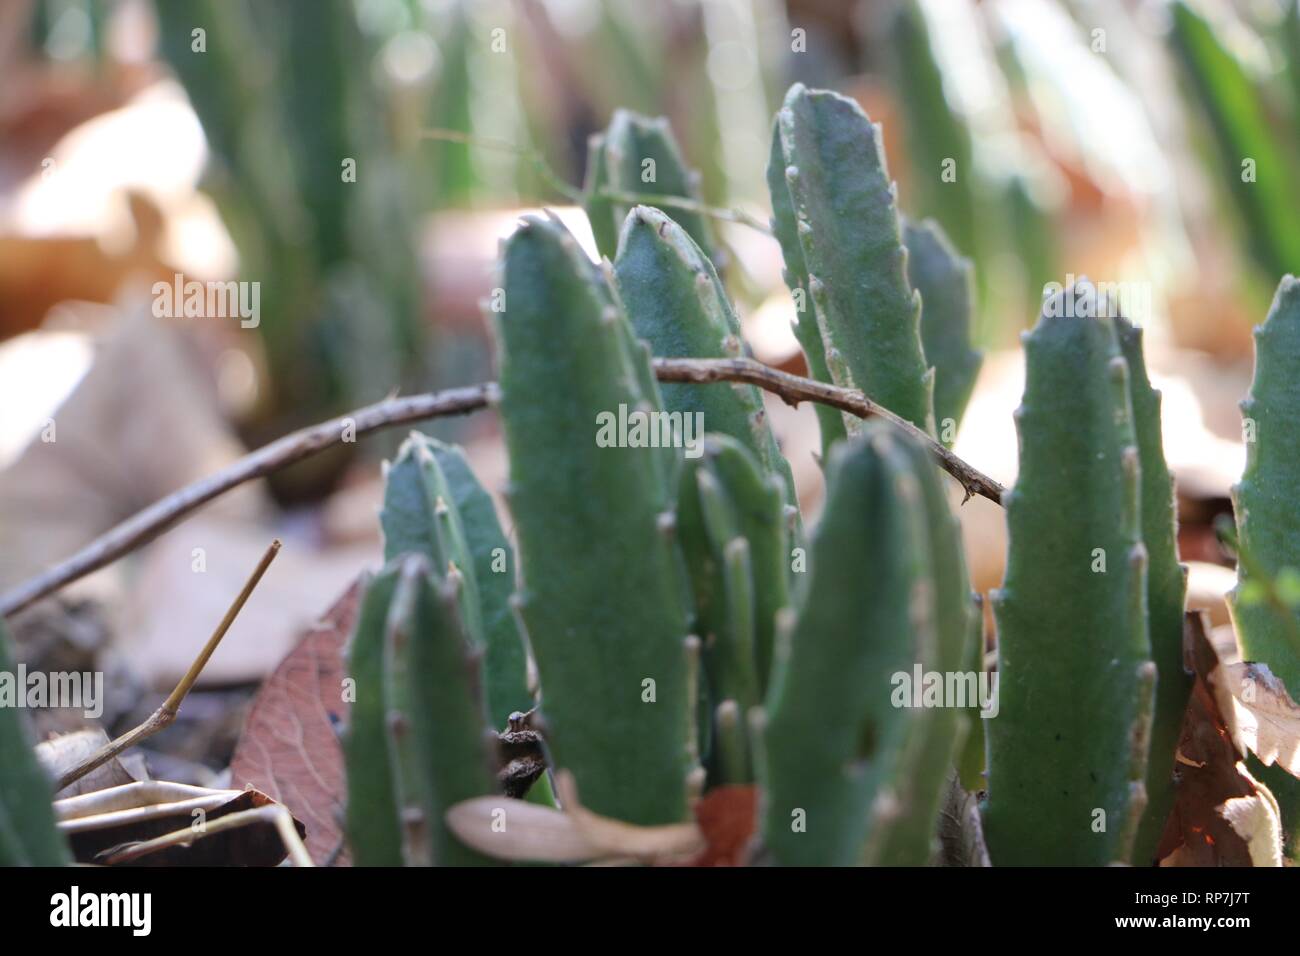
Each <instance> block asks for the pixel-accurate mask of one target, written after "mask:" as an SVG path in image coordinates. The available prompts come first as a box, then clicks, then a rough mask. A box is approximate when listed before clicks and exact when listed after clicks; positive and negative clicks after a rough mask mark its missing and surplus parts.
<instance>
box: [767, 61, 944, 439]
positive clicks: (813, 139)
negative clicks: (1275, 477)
mask: <svg viewBox="0 0 1300 956" xmlns="http://www.w3.org/2000/svg"><path fill="white" fill-rule="evenodd" d="M777 131H778V136H779V140H780V145H781V156H782V159H783V161H784V164H785V165H784V172H785V183H786V188H787V189H788V191H789V200H790V205H791V207H792V208H793V211H794V217H795V222H796V227H795V231H796V232H797V234H798V238H799V244H800V248H801V250H802V252H803V260H804V265H805V267H806V269H807V275H808V295H809V296H810V298H811V300H812V306H813V309H814V311H815V314H816V317H817V322H818V329H819V331H820V333H821V338H822V346H823V349H824V352H825V359H826V366H827V369H828V370H829V372H830V376H831V379H832V380H833V382H834V384H836V385H840V386H844V387H848V388H857V389H860V390H861V391H863V392H865V393H866V394H867V396H868V397H870V398H871V399H873V400H874V401H877V402H879V403H880V404H882V405H884V406H885V407H886V408H888V409H889V410H890V411H892V412H894V413H895V414H897V415H899V416H901V417H903V418H905V419H907V420H908V421H910V422H911V423H912V424H914V425H916V426H917V427H918V428H921V429H923V430H925V431H927V432H929V433H931V434H933V433H934V407H933V395H932V392H933V378H932V376H931V374H930V372H929V370H928V369H927V367H926V363H925V357H924V354H923V352H922V346H921V334H920V314H921V303H920V300H919V298H918V297H917V295H916V294H915V292H914V291H913V290H912V288H911V286H909V285H908V282H907V265H906V258H907V255H906V252H905V250H904V247H903V242H902V236H901V232H900V226H899V218H898V210H897V208H896V207H895V190H894V186H893V183H892V182H891V181H890V179H889V173H888V171H887V169H886V168H885V155H884V151H883V149H882V147H881V142H880V131H879V129H878V127H876V126H875V125H873V124H872V122H871V121H870V120H869V119H868V118H867V116H866V114H865V113H863V112H862V109H861V107H859V106H858V105H857V103H855V102H854V101H853V100H850V99H847V98H845V97H843V96H840V95H839V94H837V93H832V92H830V91H826V90H808V89H806V88H805V87H804V86H803V85H802V84H798V83H796V84H795V85H794V86H792V87H791V88H790V91H789V93H787V94H786V98H785V105H784V106H783V107H782V108H781V111H780V112H779V113H778V114H777ZM775 205H776V203H774V207H775ZM786 269H787V271H789V272H791V273H792V274H793V273H795V269H794V268H793V267H792V265H791V262H790V259H789V257H787V259H786ZM810 367H811V362H810ZM814 374H815V370H814ZM845 427H846V428H847V430H848V431H849V433H852V432H854V431H856V430H857V429H859V428H860V427H861V422H860V420H859V419H856V418H854V417H853V416H847V417H845Z"/></svg>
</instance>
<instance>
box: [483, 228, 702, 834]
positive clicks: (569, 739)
mask: <svg viewBox="0 0 1300 956" xmlns="http://www.w3.org/2000/svg"><path fill="white" fill-rule="evenodd" d="M504 288H505V294H506V302H507V307H506V310H505V311H503V312H501V313H498V314H497V316H496V318H497V340H498V349H499V351H498V357H499V374H500V379H499V380H500V383H501V401H500V412H501V418H502V424H503V428H504V431H505V439H506V446H507V449H508V450H509V454H510V487H509V493H508V500H509V503H510V508H511V511H512V513H513V515H514V519H515V528H516V531H517V533H518V540H519V554H520V561H521V565H522V574H521V583H520V591H519V593H518V594H517V596H516V602H515V603H516V605H517V607H518V609H519V613H520V617H521V619H522V621H523V624H524V629H525V633H526V635H527V639H528V641H529V644H530V646H531V648H532V651H533V654H534V656H535V658H536V661H537V667H538V671H539V676H540V679H541V683H542V686H543V688H544V693H543V697H542V704H541V709H542V717H543V723H544V727H545V733H546V739H547V743H548V745H549V747H550V749H551V753H552V755H553V757H554V765H555V767H556V768H557V769H560V768H564V769H569V770H571V771H572V772H573V773H574V775H575V777H576V779H577V784H578V788H579V792H580V794H581V797H582V800H583V803H584V804H585V805H586V806H588V807H590V808H591V809H592V810H595V811H596V812H597V813H601V814H604V815H606V816H612V817H616V818H618V819H622V820H627V821H629V822H632V823H640V824H646V825H649V824H660V823H671V822H677V821H679V820H681V819H683V818H684V816H685V814H686V776H687V772H688V770H689V759H688V737H689V736H690V735H689V727H690V721H691V716H690V715H691V712H692V708H693V704H694V700H693V698H692V697H691V695H690V689H689V687H688V674H687V658H686V648H685V643H684V642H685V640H686V637H687V629H686V610H685V605H686V597H685V593H684V591H685V588H684V587H683V583H684V582H683V580H682V573H681V565H680V558H679V556H678V554H677V552H676V550H675V545H674V542H673V541H672V529H673V526H674V524H675V518H674V516H673V513H672V511H671V498H672V492H673V488H672V485H671V484H670V483H669V482H670V480H672V478H673V470H674V468H675V466H674V460H675V455H674V454H673V452H672V450H665V449H660V448H647V447H621V444H620V443H614V444H615V445H616V447H609V445H610V443H609V442H604V441H601V440H600V437H599V436H600V432H599V431H598V429H601V428H602V427H603V426H602V424H601V423H602V420H605V419H606V417H614V416H618V415H619V414H620V408H623V409H626V410H628V411H636V412H662V405H661V403H660V399H659V394H658V391H657V389H656V388H655V384H654V380H653V375H652V372H651V370H650V368H649V362H648V357H647V355H646V353H645V351H644V350H643V349H640V348H638V347H637V345H636V343H635V342H634V340H633V338H632V333H631V329H630V328H629V326H628V323H627V319H626V317H625V316H624V314H623V312H622V311H621V309H620V308H619V307H618V305H617V304H616V303H615V301H614V300H613V299H612V297H611V295H610V290H609V289H608V287H607V286H606V285H605V280H604V277H603V276H602V275H601V274H600V272H599V270H597V269H596V267H595V266H594V265H592V263H591V262H590V261H589V260H588V259H587V258H586V256H585V255H584V254H583V253H582V251H581V250H580V249H579V248H578V245H577V243H576V241H575V240H574V239H573V237H572V236H570V235H569V234H568V232H567V231H566V230H565V229H564V228H563V227H562V226H560V225H559V224H558V223H556V222H553V221H547V220H544V219H540V218H536V217H530V218H528V219H526V220H525V221H524V222H523V224H522V225H521V226H520V228H519V229H518V230H517V231H516V232H515V233H514V235H513V236H511V238H510V239H509V240H508V241H507V242H506V244H505V251H504ZM628 437H629V438H630V437H631V436H630V434H629V436H628ZM602 444H604V445H606V447H601V445H602ZM627 444H631V442H630V441H629V442H627Z"/></svg>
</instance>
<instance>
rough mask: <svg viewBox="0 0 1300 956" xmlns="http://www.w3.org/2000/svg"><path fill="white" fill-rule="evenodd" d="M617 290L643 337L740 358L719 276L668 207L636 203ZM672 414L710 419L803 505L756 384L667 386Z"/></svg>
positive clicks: (677, 352) (655, 346)
mask: <svg viewBox="0 0 1300 956" xmlns="http://www.w3.org/2000/svg"><path fill="white" fill-rule="evenodd" d="M614 272H615V275H616V276H617V279H618V291H619V294H620V296H621V297H622V300H623V304H624V306H625V307H626V308H627V314H628V318H629V319H630V320H631V322H632V328H633V330H634V331H635V332H636V334H637V336H638V337H639V338H641V339H643V340H644V341H646V342H647V343H649V345H650V350H651V352H652V353H653V354H655V355H658V356H663V357H666V358H692V357H693V358H735V357H739V356H741V355H743V354H744V351H745V348H744V340H743V339H742V338H741V330H740V320H739V319H737V318H736V313H735V311H734V310H733V309H732V308H731V303H730V302H729V301H728V300H727V294H726V291H725V290H724V289H723V287H722V283H721V282H720V281H719V280H718V273H717V271H716V270H715V269H714V268H713V264H712V263H711V262H710V261H709V259H708V257H707V256H706V255H705V254H704V252H703V251H702V250H701V249H700V247H699V246H698V245H696V243H695V241H694V240H693V239H691V237H690V235H689V234H688V233H687V231H686V230H685V229H684V228H682V227H681V226H679V225H678V224H677V223H676V222H674V221H673V220H672V219H671V218H669V216H668V215H667V214H665V213H664V212H662V211H661V210H658V209H654V208H651V207H649V206H637V207H636V208H634V209H633V210H632V211H631V212H630V213H629V214H628V217H627V220H626V222H624V224H623V231H622V234H621V236H620V238H619V244H618V257H617V259H616V260H615V263H614ZM661 391H662V395H663V402H664V408H665V409H666V410H667V411H669V412H682V413H684V414H693V413H696V412H699V413H700V414H701V415H702V416H703V421H704V427H705V428H706V429H708V431H710V432H721V433H723V434H726V435H730V436H731V437H732V438H734V439H736V440H737V441H739V442H740V443H741V444H743V445H744V446H745V447H747V448H748V449H749V450H750V451H751V452H753V453H754V454H755V455H756V456H757V457H758V460H759V461H760V462H761V463H762V466H763V469H764V471H766V472H768V473H769V474H772V475H775V476H777V477H778V478H779V479H780V481H781V484H782V497H783V499H784V501H785V503H786V504H787V505H789V506H790V507H791V508H795V507H797V499H796V498H795V493H794V476H793V475H791V474H790V465H789V463H788V462H787V461H786V460H785V458H783V457H782V455H781V451H780V449H779V448H778V447H777V443H776V438H775V436H773V434H772V429H771V427H770V426H769V425H768V423H767V414H766V412H765V411H764V410H763V399H762V395H761V394H760V392H759V390H758V389H757V388H756V387H754V386H753V385H742V384H734V385H730V386H723V387H719V386H717V385H685V384H666V385H663V386H661Z"/></svg>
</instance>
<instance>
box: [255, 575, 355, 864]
mask: <svg viewBox="0 0 1300 956" xmlns="http://www.w3.org/2000/svg"><path fill="white" fill-rule="evenodd" d="M363 591H364V587H363V583H362V580H361V579H360V578H358V579H357V580H356V581H354V582H353V583H352V586H351V587H349V588H348V590H347V591H346V592H345V593H344V594H343V596H342V597H341V598H339V599H338V601H337V602H335V604H334V606H333V607H332V608H330V610H329V611H328V612H327V613H326V615H325V616H324V617H323V618H322V619H321V620H320V621H319V622H318V623H317V624H316V625H315V626H314V627H312V629H311V630H309V631H307V633H306V634H304V635H303V636H302V639H301V640H299V642H298V644H297V645H296V646H295V647H294V649H293V650H292V651H290V652H289V655H288V656H287V657H285V659H284V660H283V661H281V662H280V666H279V667H277V668H276V669H275V672H274V673H273V674H271V676H270V677H268V678H267V679H266V682H265V683H264V684H263V685H262V688H261V690H259V691H258V694H257V697H256V698H255V699H254V700H253V706H252V709H251V710H250V711H249V714H248V720H247V721H246V722H245V724H244V733H243V735H242V736H241V737H240V738H239V744H238V746H236V748H235V755H234V758H233V759H232V760H231V763H230V771H231V775H232V777H233V782H232V784H231V785H232V786H234V787H249V786H251V787H256V788H257V789H259V790H261V791H263V792H265V793H267V794H269V795H270V796H271V797H273V798H274V799H276V800H278V801H279V802H280V803H283V804H284V805H285V806H286V807H288V808H289V812H290V813H292V814H293V815H294V816H295V817H296V818H298V819H299V820H301V821H302V822H303V823H304V824H305V825H306V828H307V837H306V844H307V851H308V852H309V853H310V854H311V858H312V860H314V861H315V862H316V864H317V865H318V866H325V865H334V866H348V865H350V863H351V860H350V858H349V856H348V852H347V848H346V845H345V844H344V840H343V828H342V825H341V823H340V821H341V819H342V812H343V800H344V794H345V793H346V784H345V781H344V775H343V750H342V748H341V747H340V746H339V738H338V728H340V727H342V726H343V725H344V723H346V721H347V714H348V705H347V704H346V703H345V702H344V700H343V693H342V686H343V678H344V676H346V675H345V673H344V665H343V647H344V644H345V643H346V642H347V640H348V637H349V635H350V634H351V633H352V628H353V625H354V624H355V622H356V616H357V610H358V607H359V605H360V603H361V595H362V592H363Z"/></svg>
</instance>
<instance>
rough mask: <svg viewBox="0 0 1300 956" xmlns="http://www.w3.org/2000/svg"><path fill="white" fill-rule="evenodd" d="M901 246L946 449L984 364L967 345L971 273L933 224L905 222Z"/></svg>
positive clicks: (971, 304) (936, 417) (972, 293)
mask: <svg viewBox="0 0 1300 956" xmlns="http://www.w3.org/2000/svg"><path fill="white" fill-rule="evenodd" d="M903 242H904V243H905V244H906V246H907V279H908V281H909V282H910V283H911V284H912V288H914V289H916V291H917V292H918V293H919V294H920V296H921V342H922V345H923V346H924V349H925V360H926V362H928V363H929V364H930V366H931V367H932V368H933V369H934V421H935V426H936V427H937V429H938V435H939V438H940V440H941V441H942V442H943V443H944V444H945V445H947V446H948V447H950V448H951V447H952V443H953V441H954V439H955V438H956V437H957V426H958V425H960V424H961V418H962V415H963V414H964V413H965V411H966V403H967V402H969V401H970V396H971V392H973V391H974V390H975V379H976V377H977V376H978V375H979V370H980V365H981V364H982V363H983V361H984V357H983V356H982V355H981V354H980V353H979V352H977V351H975V349H973V348H971V344H970V335H971V315H972V311H973V308H974V298H975V284H974V280H973V276H972V272H973V269H972V267H971V263H970V260H969V259H966V258H965V257H963V256H961V255H959V254H958V253H957V250H956V249H954V248H953V246H952V243H950V242H949V241H948V237H947V235H945V234H944V231H943V228H942V227H941V226H940V225H939V224H938V223H937V222H935V221H934V220H932V219H927V220H925V221H924V222H920V223H915V222H911V221H908V222H905V223H904V224H903Z"/></svg>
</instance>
